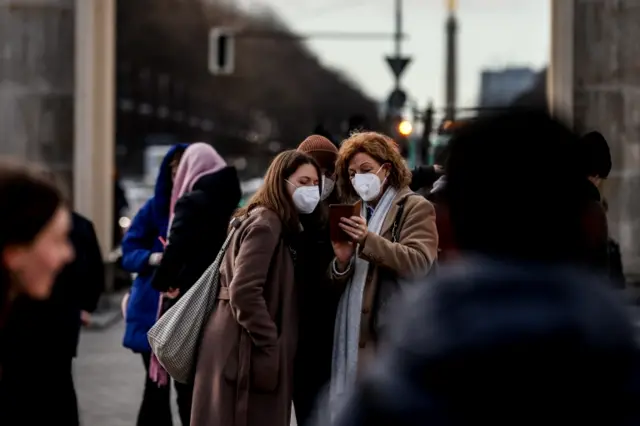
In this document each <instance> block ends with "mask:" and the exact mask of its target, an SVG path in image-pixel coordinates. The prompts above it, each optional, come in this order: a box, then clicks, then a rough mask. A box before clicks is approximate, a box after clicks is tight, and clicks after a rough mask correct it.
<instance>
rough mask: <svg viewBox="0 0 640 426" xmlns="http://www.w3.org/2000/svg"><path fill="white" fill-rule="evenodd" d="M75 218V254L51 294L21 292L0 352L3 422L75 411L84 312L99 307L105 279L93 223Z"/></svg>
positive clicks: (51, 418) (56, 417)
mask: <svg viewBox="0 0 640 426" xmlns="http://www.w3.org/2000/svg"><path fill="white" fill-rule="evenodd" d="M72 220H73V227H72V230H71V233H70V236H69V238H70V240H71V243H72V244H73V247H74V249H75V252H76V257H75V260H74V261H73V262H71V263H70V264H69V265H67V266H66V267H65V268H64V269H63V271H62V272H61V273H60V275H59V276H58V278H57V280H56V282H55V283H54V285H53V289H52V293H51V296H50V298H49V299H48V300H45V301H35V300H29V299H26V298H24V297H21V298H20V299H18V300H16V302H15V304H14V305H13V307H12V309H11V313H10V316H9V320H8V322H7V324H6V329H5V330H4V336H3V337H2V338H3V339H4V340H5V341H4V342H3V344H4V348H5V351H4V353H3V354H0V355H1V357H3V359H2V360H1V361H2V362H0V364H2V365H1V366H2V372H1V374H2V377H0V424H25V425H27V424H29V425H30V424H49V423H50V424H57V423H59V422H60V418H62V417H64V416H66V415H67V414H68V415H72V412H73V409H74V407H73V406H70V405H69V404H71V405H72V400H70V392H71V391H70V386H71V363H72V359H73V357H75V356H76V352H77V347H78V338H79V333H80V311H82V310H85V311H88V312H91V311H93V310H95V308H96V305H97V303H98V298H99V297H100V294H101V293H102V292H103V290H104V280H105V273H104V264H103V259H102V255H101V253H100V246H99V245H98V239H97V237H96V233H95V230H94V228H93V224H92V223H91V221H89V220H88V219H86V218H84V217H83V216H81V215H79V214H77V213H74V214H73V217H72ZM67 409H69V410H70V411H68V410H67ZM61 413H65V414H61ZM43 417H45V418H46V419H43ZM8 418H9V419H10V420H8ZM65 418H66V417H65ZM17 419H19V420H17ZM47 422H48V423H47ZM67 424H68V423H67Z"/></svg>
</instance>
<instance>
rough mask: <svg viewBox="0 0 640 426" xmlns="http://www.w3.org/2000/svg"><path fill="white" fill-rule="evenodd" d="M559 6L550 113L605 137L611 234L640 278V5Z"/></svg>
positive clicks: (593, 1) (629, 1)
mask: <svg viewBox="0 0 640 426" xmlns="http://www.w3.org/2000/svg"><path fill="white" fill-rule="evenodd" d="M551 6H552V7H551V9H552V17H551V18H552V25H551V27H552V35H551V39H552V48H551V63H550V66H549V81H548V91H549V101H550V107H551V110H552V111H553V112H554V113H556V114H559V115H561V116H563V117H564V118H566V119H567V120H568V121H569V122H570V123H571V124H572V125H573V126H574V127H575V129H576V130H577V131H579V132H581V133H585V132H587V131H591V130H598V131H600V132H601V133H602V134H603V135H604V136H605V137H606V138H607V140H608V141H609V145H610V147H611V154H612V159H613V170H612V173H611V175H610V177H609V179H608V181H607V182H606V183H605V189H604V193H605V196H606V197H607V199H608V201H609V205H610V210H609V231H610V234H611V235H612V236H613V237H614V238H616V239H617V240H618V241H619V243H620V245H621V249H622V254H623V261H624V264H625V269H626V272H627V273H628V275H631V276H640V44H638V42H637V40H638V37H639V36H640V25H638V22H640V1H638V0H551Z"/></svg>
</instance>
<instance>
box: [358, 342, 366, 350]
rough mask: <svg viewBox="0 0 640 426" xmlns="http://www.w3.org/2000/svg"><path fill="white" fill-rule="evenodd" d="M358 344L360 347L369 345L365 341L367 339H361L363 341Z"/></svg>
mask: <svg viewBox="0 0 640 426" xmlns="http://www.w3.org/2000/svg"><path fill="white" fill-rule="evenodd" d="M358 346H360V348H361V349H362V348H364V347H365V346H367V342H365V341H361V342H360V344H359V345H358Z"/></svg>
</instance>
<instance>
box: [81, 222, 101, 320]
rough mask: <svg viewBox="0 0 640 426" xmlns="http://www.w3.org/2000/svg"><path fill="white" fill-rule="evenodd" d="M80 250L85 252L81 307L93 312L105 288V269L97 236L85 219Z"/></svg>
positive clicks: (91, 225) (91, 224)
mask: <svg viewBox="0 0 640 426" xmlns="http://www.w3.org/2000/svg"><path fill="white" fill-rule="evenodd" d="M81 245H82V250H83V251H84V252H85V256H86V257H85V260H86V262H87V265H86V269H85V270H86V271H87V277H85V279H83V281H84V285H83V287H82V290H81V291H82V295H81V308H82V310H85V311H87V312H93V311H95V310H96V307H97V305H98V299H99V298H100V295H101V294H102V292H103V291H104V288H105V271H104V260H103V258H102V252H101V251H100V244H99V243H98V236H97V235H96V230H95V228H94V227H93V223H91V222H90V221H86V223H85V226H84V229H83V233H82V242H81Z"/></svg>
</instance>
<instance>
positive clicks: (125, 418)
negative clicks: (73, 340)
mask: <svg viewBox="0 0 640 426" xmlns="http://www.w3.org/2000/svg"><path fill="white" fill-rule="evenodd" d="M123 332H124V322H123V321H120V322H118V323H116V324H115V325H112V326H110V327H107V328H103V329H96V330H85V331H83V333H82V336H81V337H80V348H79V355H78V359H76V361H75V381H76V390H77V392H78V404H79V406H80V416H81V419H82V425H83V426H135V424H136V417H137V414H138V408H139V406H140V401H141V399H142V389H143V387H144V374H145V372H144V366H143V365H142V359H141V358H140V356H139V355H136V354H134V353H133V352H131V351H129V350H127V349H125V348H123V347H122V335H123ZM172 390H173V389H172ZM174 398H175V393H172V406H173V407H172V409H173V413H174V422H173V424H174V425H175V426H179V425H180V420H179V418H178V416H177V413H178V410H177V407H176V405H175V399H174ZM291 424H292V426H295V425H296V423H295V421H292V423H291Z"/></svg>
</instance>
